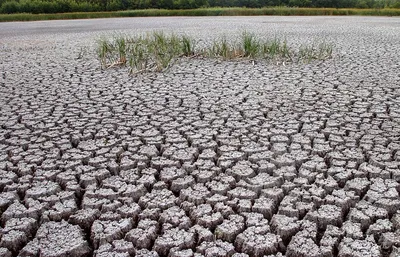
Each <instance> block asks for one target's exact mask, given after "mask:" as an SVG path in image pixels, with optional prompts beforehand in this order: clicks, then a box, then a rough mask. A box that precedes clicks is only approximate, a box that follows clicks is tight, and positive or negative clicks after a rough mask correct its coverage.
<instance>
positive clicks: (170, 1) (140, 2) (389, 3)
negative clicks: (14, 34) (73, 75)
mask: <svg viewBox="0 0 400 257" xmlns="http://www.w3.org/2000/svg"><path fill="white" fill-rule="evenodd" d="M272 6H275V7H277V6H287V7H311V8H375V9H383V8H400V0H0V13H34V14H37V13H67V12H98V11H122V10H137V9H168V10H180V9H198V8H206V7H229V8H230V7H246V8H264V7H272ZM275 9H276V8H275ZM249 12H250V13H253V15H254V12H255V11H254V10H250V11H249ZM262 12H263V11H258V12H257V13H262ZM201 13H203V14H201ZM219 13H220V12H218V9H214V10H213V15H219ZM247 13H248V12H247ZM167 14H170V13H167ZM234 14H235V13H234ZM239 14H244V15H249V14H246V10H245V9H244V10H241V11H240V13H239ZM239 14H236V15H239ZM197 15H204V10H199V12H198V13H197ZM207 15H211V13H210V12H207Z"/></svg>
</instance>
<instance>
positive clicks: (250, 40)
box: [98, 32, 333, 73]
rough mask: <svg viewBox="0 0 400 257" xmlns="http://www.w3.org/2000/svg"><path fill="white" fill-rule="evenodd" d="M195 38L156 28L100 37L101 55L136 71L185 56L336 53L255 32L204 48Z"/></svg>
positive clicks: (303, 57)
mask: <svg viewBox="0 0 400 257" xmlns="http://www.w3.org/2000/svg"><path fill="white" fill-rule="evenodd" d="M195 44H196V42H195V40H194V39H192V38H190V37H188V36H181V37H178V36H176V35H175V34H169V35H167V34H165V33H163V32H153V33H150V34H147V35H144V36H143V35H141V36H136V37H127V36H117V37H114V38H113V39H112V40H108V39H105V38H103V39H100V40H99V42H98V57H99V59H100V63H101V66H102V67H103V68H111V67H115V66H126V65H128V66H129V68H130V71H131V72H132V73H140V72H145V71H156V72H160V71H165V70H167V69H168V68H169V67H170V66H171V64H172V63H173V62H174V61H175V60H177V59H178V58H181V57H193V56H201V57H207V58H221V59H223V60H232V59H241V58H242V59H243V58H245V59H252V60H254V59H263V60H267V61H273V62H277V63H279V62H282V63H290V62H292V63H293V62H298V63H301V62H303V63H309V62H311V61H314V60H326V59H329V58H332V56H333V45H332V44H328V43H326V42H321V43H319V44H312V45H302V46H300V47H299V49H298V50H294V49H292V48H290V47H289V44H288V43H287V41H286V40H279V39H277V38H274V39H272V40H261V39H259V38H258V37H257V36H256V35H255V34H252V33H248V32H244V33H243V34H242V37H241V39H240V40H239V41H235V40H231V41H230V40H228V39H227V38H226V37H221V38H219V39H216V40H214V41H213V42H212V44H211V45H209V46H206V47H204V48H202V49H196V48H195Z"/></svg>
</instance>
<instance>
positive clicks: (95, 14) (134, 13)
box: [0, 0, 400, 22]
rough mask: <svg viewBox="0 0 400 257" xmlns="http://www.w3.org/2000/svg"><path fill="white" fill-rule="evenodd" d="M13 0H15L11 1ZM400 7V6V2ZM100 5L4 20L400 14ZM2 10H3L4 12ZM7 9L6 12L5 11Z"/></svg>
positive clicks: (392, 12)
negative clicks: (107, 8) (121, 8)
mask: <svg viewBox="0 0 400 257" xmlns="http://www.w3.org/2000/svg"><path fill="white" fill-rule="evenodd" d="M399 1H400V0H399ZM10 2H11V1H10ZM399 7H400V6H399ZM99 10H101V7H100V6H99V5H88V4H87V3H84V2H82V3H79V4H78V3H76V4H72V5H71V11H72V12H71V13H54V14H30V13H16V14H0V22H2V21H35V20H60V19H94V18H111V17H156V16H235V15H240V16H252V15H281V16H283V15H286V16H290V15H297V16H298V15H365V16H371V15H372V16H400V8H399V9H394V8H384V9H377V8H374V9H349V8H347V9H336V8H290V7H273V8H259V9H250V8H238V7H235V8H199V9H189V10H165V9H161V10H160V9H147V10H131V11H116V12H100V11H99ZM1 12H2V11H1V10H0V13H1ZM3 13H4V12H3Z"/></svg>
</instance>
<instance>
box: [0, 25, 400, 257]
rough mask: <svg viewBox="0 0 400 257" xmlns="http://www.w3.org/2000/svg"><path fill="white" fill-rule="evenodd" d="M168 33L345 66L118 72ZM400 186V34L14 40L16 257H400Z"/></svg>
mask: <svg viewBox="0 0 400 257" xmlns="http://www.w3.org/2000/svg"><path fill="white" fill-rule="evenodd" d="M151 31H164V32H167V33H170V32H174V33H177V34H187V35H190V36H192V37H194V38H196V39H197V40H198V43H199V44H207V43H208V42H211V41H212V40H213V38H217V37H221V36H223V35H225V36H226V37H232V38H235V37H238V36H239V35H240V33H241V32H242V31H249V32H252V33H255V34H256V35H257V36H259V37H265V38H281V39H286V40H287V41H288V43H289V44H290V45H291V46H293V47H296V46H298V45H301V44H311V43H313V42H318V41H321V40H324V41H326V42H329V43H332V44H334V57H333V58H332V59H330V60H326V61H316V62H312V63H309V64H290V63H288V64H285V65H283V64H276V63H266V62H264V61H256V62H252V61H249V60H242V61H221V60H217V59H204V58H191V59H188V60H181V61H178V62H177V63H176V64H175V65H174V66H173V67H172V68H171V69H169V70H168V71H167V72H165V73H147V74H139V75H136V76H129V74H128V72H127V70H126V69H118V68H116V69H106V70H101V69H100V62H99V61H98V59H97V56H96V52H95V48H96V41H97V40H99V39H100V38H104V37H113V36H115V35H121V34H126V35H133V34H138V33H146V32H151ZM399 183H400V19H399V18H390V17H387V18H377V17H198V18H185V17H175V18H123V19H101V20H74V21H40V22H15V23H1V24H0V216H1V224H0V225H1V227H0V256H43V257H44V256H47V257H50V256H51V257H61V256H75V257H76V256H171V257H177V256H180V257H184V256H185V257H186V256H221V257H224V256H234V257H245V256H257V257H258V256H291V257H301V256H304V257H319V256H321V257H325V256H326V257H328V256H341V257H350V256H360V257H361V256H363V257H367V256H371V257H378V256H391V257H395V256H400V196H399V193H400V184H399Z"/></svg>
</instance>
